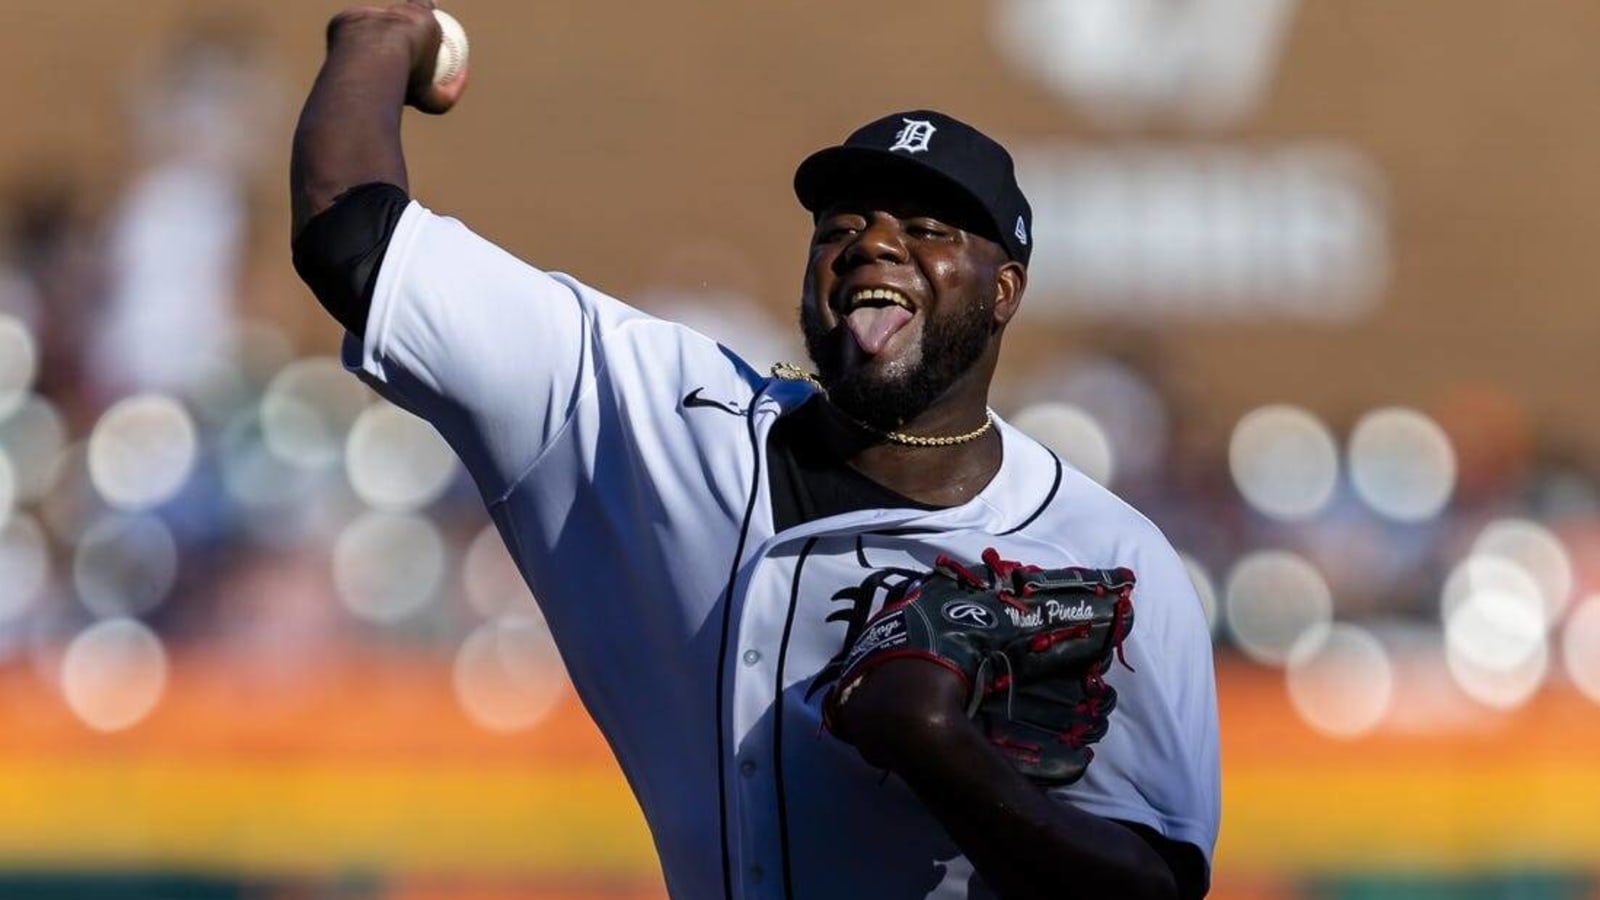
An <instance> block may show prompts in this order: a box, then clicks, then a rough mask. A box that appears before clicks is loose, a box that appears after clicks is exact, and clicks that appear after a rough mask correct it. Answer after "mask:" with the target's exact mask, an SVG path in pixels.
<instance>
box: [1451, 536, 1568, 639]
mask: <svg viewBox="0 0 1600 900" xmlns="http://www.w3.org/2000/svg"><path fill="white" fill-rule="evenodd" d="M1472 554H1473V556H1475V557H1492V558H1496V559H1502V560H1505V561H1506V562H1508V563H1511V564H1512V565H1515V566H1517V567H1519V568H1521V569H1522V570H1523V571H1524V572H1526V573H1528V576H1529V577H1530V578H1532V579H1533V581H1534V583H1535V584H1537V585H1538V591H1539V596H1540V597H1541V598H1543V600H1544V616H1545V621H1546V622H1547V623H1548V624H1550V625H1554V624H1555V622H1556V621H1557V620H1558V619H1559V618H1560V617H1561V611H1562V610H1564V609H1566V607H1567V601H1568V599H1569V598H1570V596H1571V594H1572V577H1573V576H1572V558H1571V556H1570V555H1569V554H1568V553H1567V549H1566V547H1564V546H1563V545H1562V543H1561V540H1560V539H1559V538H1557V537H1556V536H1555V534H1554V533H1553V532H1551V531H1550V529H1548V528H1546V527H1544V526H1543V525H1540V524H1539V523H1538V522H1533V521H1529V520H1527V519H1500V520H1498V521H1495V522H1491V523H1489V525H1487V526H1485V527H1484V529H1483V531H1481V532H1479V533H1478V538H1477V540H1475V541H1473V544H1472Z"/></svg>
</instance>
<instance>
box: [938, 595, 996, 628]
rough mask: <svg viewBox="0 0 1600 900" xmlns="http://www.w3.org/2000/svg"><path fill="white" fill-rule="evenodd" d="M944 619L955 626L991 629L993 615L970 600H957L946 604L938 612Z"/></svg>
mask: <svg viewBox="0 0 1600 900" xmlns="http://www.w3.org/2000/svg"><path fill="white" fill-rule="evenodd" d="M940 612H942V613H944V617H945V618H946V619H949V620H950V621H952V622H954V623H956V624H957V625H971V626H973V627H975V628H993V627H994V624H995V622H994V613H992V612H990V611H989V609H988V607H985V606H981V605H979V604H977V603H973V602H972V601H970V600H957V601H956V602H954V603H946V604H945V605H944V609H942V610H940Z"/></svg>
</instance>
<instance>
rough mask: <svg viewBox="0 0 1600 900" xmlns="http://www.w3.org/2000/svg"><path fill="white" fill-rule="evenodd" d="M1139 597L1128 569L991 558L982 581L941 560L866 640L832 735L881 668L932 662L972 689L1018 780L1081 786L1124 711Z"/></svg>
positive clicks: (851, 663)
mask: <svg viewBox="0 0 1600 900" xmlns="http://www.w3.org/2000/svg"><path fill="white" fill-rule="evenodd" d="M1133 585H1134V577H1133V572H1131V571H1130V570H1128V569H1087V568H1077V567H1073V568H1063V569H1040V568H1039V567H1037V566H1024V565H1021V564H1020V563H1015V562H1010V561H1007V560H1003V559H1001V558H1000V555H999V553H997V552H996V551H995V550H994V549H992V548H991V549H989V550H986V551H984V553H983V565H982V566H980V567H976V568H973V569H969V568H967V567H966V566H963V565H961V564H960V563H958V562H956V561H955V560H952V559H950V558H949V557H945V556H941V557H939V559H938V561H937V562H936V563H935V565H934V569H933V571H931V572H929V573H927V574H926V575H925V576H923V578H922V579H921V581H920V582H917V583H915V584H914V585H913V586H912V587H911V588H910V589H909V590H907V591H906V592H905V594H904V595H903V596H902V597H901V598H900V599H899V600H898V601H896V602H893V603H890V604H889V605H887V606H885V607H884V608H883V610H882V611H881V612H879V613H878V614H877V615H876V616H874V617H873V619H872V620H871V621H870V622H869V623H868V624H867V627H866V628H865V629H863V631H862V634H861V636H860V638H859V639H858V640H857V641H856V643H855V645H854V646H852V647H851V648H850V651H849V653H848V654H847V655H846V657H845V661H844V665H843V670H842V674H841V675H840V676H839V679H838V681H836V682H834V684H833V687H832V688H831V689H830V690H829V691H828V695H827V697H826V698H825V699H824V701H823V724H824V726H826V727H828V728H829V729H830V730H831V729H832V724H831V723H832V721H833V719H834V717H835V716H837V714H838V712H839V710H840V709H841V708H843V706H844V705H845V704H848V703H849V702H850V695H851V693H852V692H854V691H855V690H856V688H857V687H859V686H860V684H861V682H862V679H864V678H866V677H867V675H868V674H869V673H870V672H871V671H872V670H873V669H875V668H877V667H878V666H879V665H882V664H883V663H885V662H888V661H889V660H891V659H899V658H903V657H916V658H920V659H926V660H928V661H930V662H933V663H937V664H939V665H941V666H944V667H945V668H946V669H949V670H950V671H952V672H954V673H956V674H957V675H958V676H960V677H961V679H962V681H963V682H964V683H965V684H966V685H967V688H968V691H969V694H968V696H969V700H968V704H967V715H968V717H970V718H972V719H973V720H974V721H975V722H976V723H977V725H978V727H979V728H980V729H981V730H982V731H983V732H984V733H985V734H987V735H988V737H989V740H990V741H991V742H993V744H994V745H995V747H996V748H998V749H999V750H1000V752H1002V753H1003V754H1005V755H1006V757H1007V758H1009V759H1010V760H1011V763H1012V764H1013V765H1014V766H1015V767H1016V768H1017V770H1018V771H1019V772H1021V773H1022V774H1023V775H1026V776H1027V777H1028V778H1030V779H1032V780H1034V781H1035V782H1037V783H1039V784H1044V785H1061V784H1070V783H1072V782H1074V781H1077V780H1078V779H1079V778H1081V777H1083V773H1084V770H1085V769H1086V768H1087V767H1088V765H1089V761H1090V760H1092V759H1093V758H1094V750H1093V749H1092V748H1091V747H1090V746H1089V745H1091V744H1093V743H1095V742H1096V741H1098V740H1100V739H1101V738H1102V737H1104V736H1105V734H1106V727H1107V725H1108V723H1109V717H1110V714H1111V710H1112V709H1113V708H1115V706H1116V702H1117V693H1116V691H1115V690H1114V689H1113V688H1112V687H1111V686H1110V685H1108V684H1106V682H1105V678H1104V675H1105V672H1106V669H1107V668H1109V667H1110V665H1111V662H1112V659H1113V656H1115V658H1117V659H1119V660H1120V659H1122V642H1123V640H1124V639H1125V638H1126V637H1127V635H1128V631H1129V629H1131V628H1132V627H1133ZM1122 663H1123V665H1124V666H1126V665H1127V661H1126V660H1122ZM1130 668H1131V667H1130Z"/></svg>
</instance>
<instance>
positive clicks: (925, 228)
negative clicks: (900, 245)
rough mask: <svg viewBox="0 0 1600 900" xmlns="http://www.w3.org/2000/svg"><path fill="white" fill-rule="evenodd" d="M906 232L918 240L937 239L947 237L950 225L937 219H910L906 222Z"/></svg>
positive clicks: (949, 232)
mask: <svg viewBox="0 0 1600 900" xmlns="http://www.w3.org/2000/svg"><path fill="white" fill-rule="evenodd" d="M906 234H909V235H911V236H912V237H914V238H918V239H920V240H939V239H942V238H946V237H949V236H950V234H951V231H950V226H948V225H946V224H944V223H943V222H940V221H938V220H937V219H912V220H911V221H909V222H907V223H906Z"/></svg>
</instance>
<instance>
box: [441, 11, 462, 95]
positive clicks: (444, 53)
mask: <svg viewBox="0 0 1600 900" xmlns="http://www.w3.org/2000/svg"><path fill="white" fill-rule="evenodd" d="M433 17H434V18H435V19H437V20H438V21H439V32H440V38H439V56H438V57H437V58H436V59H435V60H434V63H433V83H434V85H436V86H438V85H445V84H449V83H450V82H452V81H454V80H456V78H457V76H459V75H460V74H461V72H462V70H464V69H466V67H467V30H466V29H465V28H462V27H461V23H460V22H457V21H456V17H455V16H452V15H450V14H449V13H447V12H445V11H444V10H442V9H436V10H434V11H433Z"/></svg>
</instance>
